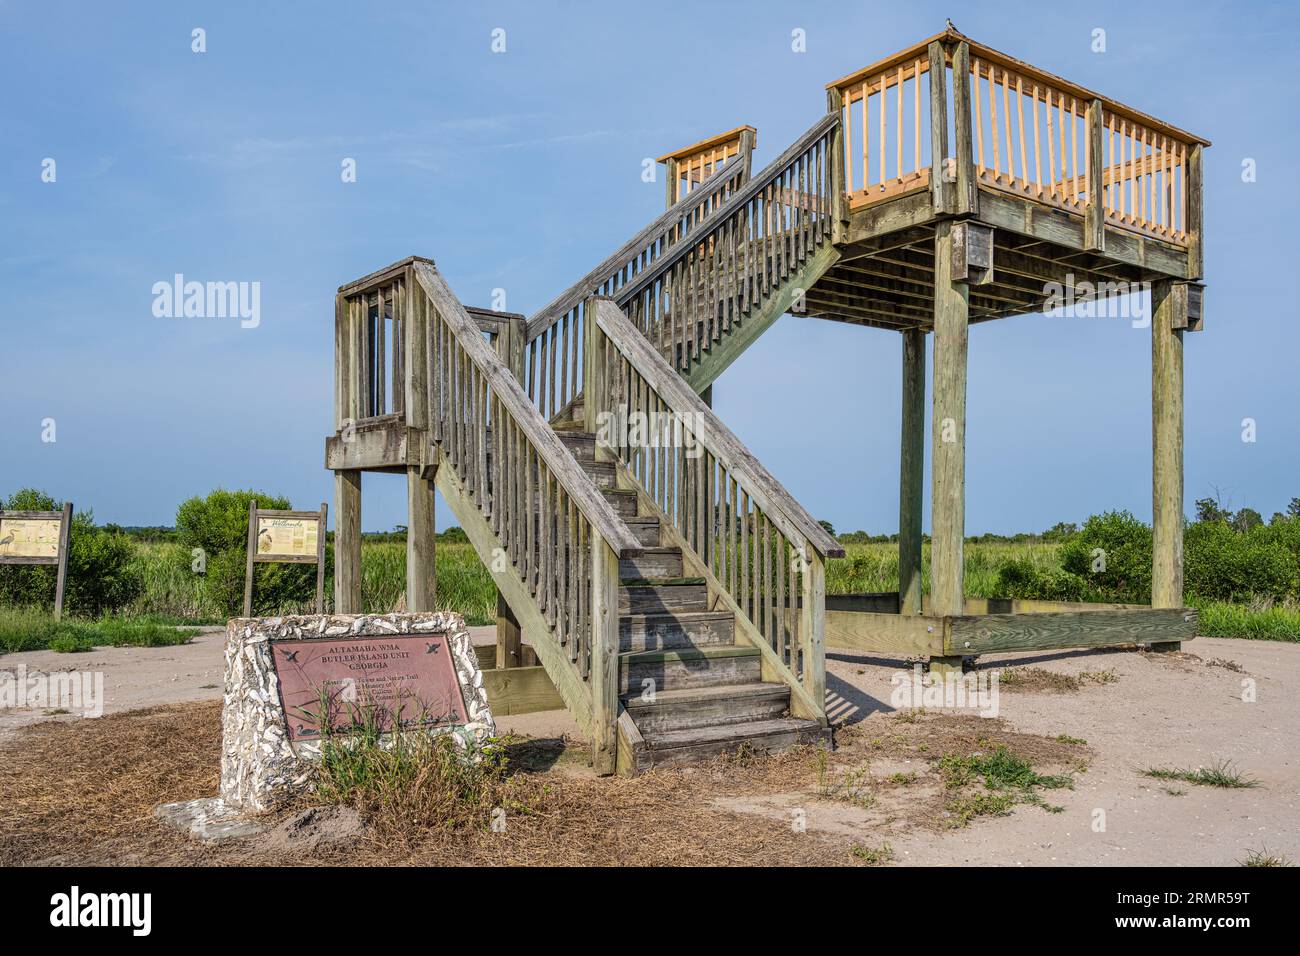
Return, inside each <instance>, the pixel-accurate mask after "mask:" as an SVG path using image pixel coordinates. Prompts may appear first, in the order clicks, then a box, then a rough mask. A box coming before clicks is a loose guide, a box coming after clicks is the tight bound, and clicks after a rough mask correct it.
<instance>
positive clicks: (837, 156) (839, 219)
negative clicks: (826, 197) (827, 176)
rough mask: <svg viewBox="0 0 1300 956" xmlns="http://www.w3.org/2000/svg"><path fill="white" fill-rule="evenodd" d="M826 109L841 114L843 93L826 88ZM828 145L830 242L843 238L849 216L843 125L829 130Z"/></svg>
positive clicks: (842, 110) (842, 112) (834, 113)
mask: <svg viewBox="0 0 1300 956" xmlns="http://www.w3.org/2000/svg"><path fill="white" fill-rule="evenodd" d="M826 111H827V112H828V113H831V114H833V115H835V116H843V114H844V94H843V93H841V92H840V91H839V90H836V89H830V90H827V91H826ZM828 146H829V151H828V152H829V159H830V172H831V181H830V194H831V196H830V198H831V241H832V243H838V242H841V241H842V240H843V236H844V233H845V232H846V231H847V227H848V218H849V206H848V201H847V197H846V196H845V189H846V188H847V185H846V182H845V178H844V162H845V160H844V127H843V125H837V126H836V127H835V128H834V129H833V130H832V131H831V136H830V141H829V143H828Z"/></svg>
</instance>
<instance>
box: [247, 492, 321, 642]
mask: <svg viewBox="0 0 1300 956" xmlns="http://www.w3.org/2000/svg"><path fill="white" fill-rule="evenodd" d="M328 517H329V505H327V504H326V503H325V502H323V501H322V502H321V506H320V511H318V512H317V511H284V510H279V509H275V508H259V507H257V499H253V500H252V501H250V502H249V503H248V560H247V564H246V567H245V571H244V617H252V616H253V565H254V564H259V563H261V564H315V565H316V613H317V614H324V613H325V528H326V519H327V518H328ZM262 518H288V519H290V520H294V521H316V522H319V524H317V526H316V553H315V554H266V555H261V554H258V553H257V538H258V535H259V534H260V531H259V528H260V525H261V519H262Z"/></svg>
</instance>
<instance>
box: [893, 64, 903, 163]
mask: <svg viewBox="0 0 1300 956" xmlns="http://www.w3.org/2000/svg"><path fill="white" fill-rule="evenodd" d="M895 80H896V82H897V84H898V93H897V96H896V97H895V105H896V106H897V108H898V116H897V117H895V121H894V135H895V136H897V137H898V147H897V149H896V150H895V162H896V163H897V164H898V168H897V169H895V170H894V172H895V173H896V174H897V176H898V181H899V182H900V183H901V182H902V181H903V67H902V66H901V65H900V66H899V67H898V75H897V76H896V77H895Z"/></svg>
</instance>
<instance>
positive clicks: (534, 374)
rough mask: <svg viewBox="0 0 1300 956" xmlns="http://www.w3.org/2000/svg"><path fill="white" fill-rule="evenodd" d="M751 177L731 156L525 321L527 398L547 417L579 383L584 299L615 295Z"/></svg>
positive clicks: (743, 160) (742, 161)
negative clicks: (661, 213) (715, 171)
mask: <svg viewBox="0 0 1300 956" xmlns="http://www.w3.org/2000/svg"><path fill="white" fill-rule="evenodd" d="M748 176H749V162H748V154H744V155H742V156H735V157H733V158H731V159H730V160H729V161H728V162H726V163H724V164H722V165H721V166H720V167H719V169H718V171H717V173H715V174H714V175H712V176H710V177H709V178H708V179H706V180H704V182H703V183H701V184H700V185H699V186H698V187H696V188H695V189H692V190H691V191H690V192H688V193H687V194H686V195H684V196H683V197H682V198H681V199H679V200H678V201H677V202H676V203H674V204H673V205H672V206H671V207H669V209H668V210H667V211H666V212H665V213H664V214H663V215H661V216H659V217H658V218H657V219H655V221H654V222H652V223H650V225H648V226H646V227H645V228H644V229H642V230H641V231H640V232H639V233H637V234H636V235H635V236H633V237H632V238H631V239H629V240H628V241H627V242H626V243H624V244H623V245H622V246H621V247H620V248H619V249H618V250H617V251H616V252H614V253H613V254H612V255H610V256H609V257H608V258H606V259H605V261H604V262H602V263H601V264H600V265H598V266H596V268H595V269H593V270H591V272H589V273H587V275H585V276H583V277H582V278H581V279H579V280H578V281H577V282H575V283H574V284H573V285H571V286H570V287H569V288H568V289H566V290H564V291H563V292H562V293H560V295H559V296H557V297H556V299H555V300H554V301H553V302H551V303H550V304H549V305H547V306H546V307H545V308H543V309H541V310H540V311H539V312H537V313H536V314H535V315H533V316H532V317H531V318H529V320H528V331H527V344H526V346H525V348H526V355H525V363H526V369H525V372H526V375H527V389H528V397H529V398H530V399H531V400H532V402H533V404H534V405H536V406H537V408H538V409H539V410H540V411H541V413H542V417H544V418H546V419H548V420H550V419H553V418H555V416H556V415H557V414H559V413H560V412H562V411H564V410H565V409H566V408H567V407H568V406H569V405H570V404H572V402H573V400H574V398H576V397H577V395H578V392H579V390H580V389H581V388H582V342H583V335H584V332H583V315H582V308H583V303H584V302H585V301H586V300H587V298H588V297H590V296H593V295H614V294H615V293H616V292H617V291H618V290H619V289H621V288H623V286H624V285H626V284H627V283H628V282H630V281H632V280H633V279H635V278H636V277H637V276H638V275H640V274H641V273H642V272H644V271H645V270H646V269H648V268H650V267H651V266H652V265H653V264H654V263H655V262H656V261H657V260H658V259H659V258H660V257H662V256H663V255H664V254H665V253H666V252H667V250H668V249H670V248H671V247H672V246H674V245H675V244H677V243H678V242H680V241H681V240H682V239H683V238H684V237H685V236H687V235H689V234H691V233H692V232H694V231H695V230H697V229H698V228H699V227H700V225H701V224H702V223H704V222H706V221H707V220H708V218H709V217H710V216H711V215H713V214H714V213H715V212H716V211H717V210H718V209H720V208H722V206H723V205H724V204H725V202H726V200H727V198H728V197H729V196H731V195H732V194H733V193H735V191H736V190H737V189H739V188H740V187H741V185H742V184H743V183H744V182H745V180H746V179H747V178H748Z"/></svg>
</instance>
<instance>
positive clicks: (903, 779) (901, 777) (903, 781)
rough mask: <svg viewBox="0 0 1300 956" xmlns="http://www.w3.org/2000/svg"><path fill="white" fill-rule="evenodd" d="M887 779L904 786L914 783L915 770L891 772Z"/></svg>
mask: <svg viewBox="0 0 1300 956" xmlns="http://www.w3.org/2000/svg"><path fill="white" fill-rule="evenodd" d="M888 779H889V782H890V783H896V784H899V785H900V786H904V787H905V786H907V785H908V784H912V783H916V772H915V771H912V772H910V773H901V772H900V773H891V774H890V775H889V778H888Z"/></svg>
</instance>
